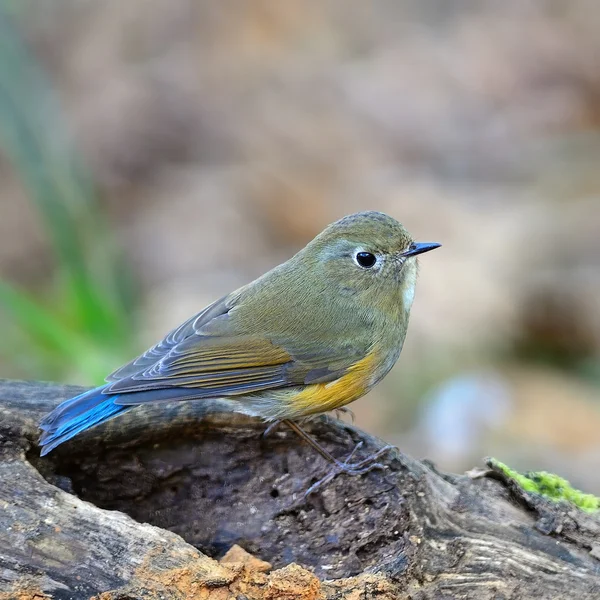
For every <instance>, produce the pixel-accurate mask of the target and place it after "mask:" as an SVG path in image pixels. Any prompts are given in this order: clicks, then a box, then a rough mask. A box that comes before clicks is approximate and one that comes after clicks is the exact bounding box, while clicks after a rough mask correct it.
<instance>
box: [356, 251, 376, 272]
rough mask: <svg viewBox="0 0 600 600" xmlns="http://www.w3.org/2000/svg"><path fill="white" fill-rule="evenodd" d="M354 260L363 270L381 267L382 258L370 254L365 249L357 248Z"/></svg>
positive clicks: (372, 253)
mask: <svg viewBox="0 0 600 600" xmlns="http://www.w3.org/2000/svg"><path fill="white" fill-rule="evenodd" d="M352 259H353V260H354V262H355V263H356V264H357V265H358V266H359V267H360V268H361V269H373V268H376V267H378V266H379V263H380V262H381V259H380V257H379V256H378V255H377V254H375V253H374V252H369V251H368V250H365V249H364V248H357V249H356V250H355V251H354V253H353V255H352Z"/></svg>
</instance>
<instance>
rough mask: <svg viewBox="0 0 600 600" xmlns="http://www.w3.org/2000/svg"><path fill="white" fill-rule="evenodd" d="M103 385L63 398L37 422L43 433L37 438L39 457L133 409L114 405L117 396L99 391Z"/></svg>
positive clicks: (102, 388)
mask: <svg viewBox="0 0 600 600" xmlns="http://www.w3.org/2000/svg"><path fill="white" fill-rule="evenodd" d="M105 387H106V386H104V385H103V386H100V387H97V388H95V389H93V390H89V391H87V392H84V393H83V394H80V395H79V396H75V397H74V398H71V399H70V400H65V401H64V402H63V403H62V404H59V405H58V406H57V407H56V408H55V409H54V410H53V411H52V412H51V413H50V414H49V415H48V416H47V417H46V418H45V419H44V420H43V421H42V422H41V423H40V429H42V431H43V432H44V433H42V436H41V438H40V445H41V446H42V451H41V452H40V454H41V456H44V455H45V454H48V452H50V451H51V450H53V449H54V448H56V446H58V445H59V444H62V443H63V442H66V441H67V440H70V439H71V438H72V437H73V436H75V435H77V434H78V433H81V432H82V431H85V430H86V429H90V428H91V427H95V426H96V425H99V424H100V423H104V422H105V421H108V420H109V419H112V418H113V417H115V416H117V415H119V414H122V413H124V412H126V411H128V410H131V408H133V407H132V406H122V405H119V404H115V401H116V400H117V399H118V398H119V396H118V395H114V396H112V395H110V396H109V395H106V394H103V393H102V391H103V390H104V388H105Z"/></svg>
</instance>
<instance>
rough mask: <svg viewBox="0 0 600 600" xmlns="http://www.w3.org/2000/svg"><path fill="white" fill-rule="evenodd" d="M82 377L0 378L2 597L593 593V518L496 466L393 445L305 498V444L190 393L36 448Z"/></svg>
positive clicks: (346, 437)
mask: <svg viewBox="0 0 600 600" xmlns="http://www.w3.org/2000/svg"><path fill="white" fill-rule="evenodd" d="M80 391H81V390H80V389H79V388H74V387H67V386H59V385H50V384H41V383H24V382H8V381H7V382H0V600H8V599H20V600H26V599H28V598H31V599H33V598H37V599H38V600H39V599H42V598H53V599H54V600H66V599H80V598H86V599H87V598H91V597H95V598H99V599H102V600H117V599H120V600H125V599H137V598H140V599H141V598H146V599H148V598H162V599H171V600H180V599H183V598H220V599H225V598H232V599H234V598H235V599H237V600H244V599H247V600H254V599H257V600H258V599H261V598H270V599H273V600H275V599H277V598H282V599H292V598H304V599H315V600H316V599H318V598H327V599H338V598H339V599H341V598H357V599H358V598H367V599H370V598H377V599H379V600H381V599H402V598H406V599H408V598H411V599H413V600H417V599H418V600H425V599H438V598H439V599H450V598H463V599H476V600H484V599H485V600H488V599H489V600H492V599H494V600H501V599H506V600H508V599H512V600H518V599H527V600H531V599H536V598H544V599H545V598H549V599H550V598H551V599H553V600H555V599H559V598H577V599H581V600H586V599H598V598H600V562H599V560H598V557H600V518H599V517H597V516H595V515H593V514H586V513H583V512H581V511H579V510H578V509H576V508H573V507H571V506H569V505H566V504H559V503H553V502H550V501H547V500H544V499H542V498H540V497H533V496H531V495H528V494H526V493H523V492H522V491H521V490H519V489H518V488H515V487H514V486H513V485H512V484H511V482H507V481H503V480H502V478H501V477H499V476H498V475H497V474H493V473H490V475H492V476H483V477H480V478H475V479H474V478H472V477H469V476H467V475H462V476H459V475H449V474H443V473H440V472H438V471H437V470H436V469H435V467H434V466H433V465H432V464H430V463H428V462H419V461H417V460H414V459H412V458H410V457H408V456H405V455H403V454H401V453H400V452H395V451H394V452H391V453H390V454H389V455H388V456H387V457H386V458H385V459H384V462H385V463H386V465H387V469H386V470H385V471H371V472H369V473H367V474H365V475H362V476H358V477H348V476H345V475H340V476H338V477H337V478H335V479H334V480H333V481H332V482H331V483H329V484H328V485H327V486H325V487H323V488H322V489H320V490H318V491H317V492H316V493H315V494H313V495H311V496H309V497H305V496H304V492H305V490H306V489H308V487H309V486H310V485H311V484H312V483H314V482H315V481H316V480H317V479H319V478H321V477H322V476H323V475H324V474H325V473H326V472H327V470H328V469H329V468H330V467H329V465H328V464H327V463H326V462H325V461H324V460H323V459H321V457H320V456H318V455H317V454H316V453H315V452H314V450H312V449H311V448H309V447H307V446H306V445H304V444H303V443H300V441H299V439H298V438H297V437H296V436H295V435H294V434H293V433H292V432H291V431H286V430H285V428H281V429H277V430H276V431H275V432H273V433H272V434H270V435H269V436H268V437H266V438H263V437H261V433H262V432H263V431H264V424H262V423H259V422H257V421H254V420H251V419H247V418H244V417H241V416H235V415H231V414H228V415H208V414H205V413H206V404H202V403H193V402H190V403H179V404H164V405H157V406H148V407H140V408H137V409H135V410H132V411H131V412H129V413H127V414H125V415H124V416H122V417H120V418H118V419H115V420H113V421H111V422H109V423H107V424H106V425H104V426H101V427H98V428H96V429H94V430H92V431H90V432H88V433H86V434H83V435H81V436H80V437H78V438H76V439H74V440H72V441H70V442H68V443H66V444H64V445H63V446H60V447H59V448H58V449H57V450H56V451H55V452H53V453H51V454H50V455H48V456H47V457H44V458H43V459H42V458H40V457H39V448H38V447H37V437H38V430H37V423H38V422H39V421H40V419H41V418H42V416H43V415H44V414H45V413H47V412H48V411H49V410H51V409H52V408H53V407H54V406H55V405H56V404H57V403H58V402H60V401H61V400H63V399H65V398H67V397H70V396H72V395H74V394H76V393H79V392H80ZM308 428H309V430H310V431H311V432H312V434H313V435H314V436H315V437H316V438H317V439H318V440H319V441H320V442H321V443H322V444H323V445H324V446H325V447H326V448H327V449H328V450H330V451H331V452H332V453H333V454H334V455H336V456H340V457H343V456H345V455H347V454H348V453H349V452H350V450H351V449H352V448H353V447H354V445H355V444H356V443H357V442H358V441H361V440H362V441H363V442H364V446H363V448H361V450H360V453H361V454H363V453H364V454H366V453H371V452H374V451H376V450H377V449H378V448H380V447H381V445H382V442H381V441H380V440H377V439H375V438H373V437H371V436H368V435H367V434H365V433H363V432H361V431H359V430H358V429H356V428H354V427H352V426H350V425H348V424H346V423H343V422H340V421H336V420H334V419H331V418H322V419H319V420H316V421H314V422H312V423H311V424H309V425H308ZM238 546H239V547H241V548H243V549H244V550H242V549H241V548H239V547H238ZM232 548H233V549H232ZM248 553H249V554H248ZM267 563H269V564H267Z"/></svg>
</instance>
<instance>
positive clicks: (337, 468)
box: [304, 442, 394, 498]
mask: <svg viewBox="0 0 600 600" xmlns="http://www.w3.org/2000/svg"><path fill="white" fill-rule="evenodd" d="M362 445H363V443H362V442H359V443H358V444H356V446H354V449H353V450H352V452H351V453H350V454H349V455H348V458H346V460H344V461H340V460H336V461H335V463H334V467H333V469H331V471H330V472H329V473H327V475H325V477H323V478H322V479H319V481H317V482H316V483H313V484H312V485H311V486H310V487H309V488H308V489H307V490H306V492H304V497H305V498H307V497H308V496H310V495H311V494H312V493H313V492H315V491H316V490H317V489H319V488H320V487H322V486H323V485H325V484H326V483H329V482H330V481H333V480H334V479H335V478H336V477H337V476H338V475H340V474H342V473H344V474H346V475H364V474H365V473H368V472H369V471H373V470H374V469H381V470H384V469H387V468H388V467H387V465H383V464H381V463H380V462H376V461H377V459H378V458H380V457H381V456H383V455H384V454H386V453H387V452H389V451H390V450H392V449H394V446H391V445H387V446H384V447H383V448H381V449H380V450H378V451H377V452H375V454H371V455H370V456H367V457H366V458H364V459H363V460H361V461H359V462H356V463H351V462H350V460H351V459H352V457H353V456H354V454H355V453H356V451H357V450H358V449H359V448H361V447H362Z"/></svg>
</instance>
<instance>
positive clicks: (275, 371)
mask: <svg viewBox="0 0 600 600" xmlns="http://www.w3.org/2000/svg"><path fill="white" fill-rule="evenodd" d="M231 304H232V302H231V301H228V299H227V298H225V299H221V300H219V301H217V302H216V303H214V304H212V305H211V306H209V307H208V308H207V309H205V310H204V311H203V312H201V313H199V314H198V315H197V316H195V317H194V318H192V319H190V320H188V321H186V322H185V323H184V324H183V325H181V327H179V328H177V329H176V330H174V331H173V332H172V333H170V334H169V335H168V336H167V337H166V338H165V339H164V340H163V341H162V342H160V343H159V344H157V345H156V346H154V347H153V348H151V349H150V350H148V351H147V352H146V353H145V354H143V355H142V356H140V357H139V358H137V359H136V360H134V361H133V362H131V363H129V364H128V365H126V366H124V367H122V368H121V369H119V370H118V371H115V373H113V375H112V376H111V378H110V381H111V383H109V385H107V387H106V388H105V389H104V391H103V393H105V394H120V398H119V403H128V402H129V400H130V401H131V403H132V404H140V403H143V402H152V401H156V400H160V399H163V398H165V397H166V396H165V392H164V390H166V389H173V388H185V390H186V392H185V394H182V398H183V397H188V398H189V397H190V396H191V395H192V396H193V397H194V398H214V397H224V396H239V395H243V394H245V393H249V392H255V391H261V390H268V389H276V388H283V387H290V386H298V385H303V384H309V383H321V382H326V381H333V380H335V379H337V378H338V377H340V376H341V375H343V374H344V373H345V372H346V370H347V369H348V368H350V367H351V366H352V365H353V364H354V363H355V362H356V361H357V360H359V359H360V358H361V357H363V356H364V351H365V350H364V349H361V348H358V347H355V346H354V347H352V348H349V347H342V346H338V345H337V344H326V345H325V346H326V348H324V349H320V350H318V351H317V350H313V349H311V348H306V347H304V348H299V347H298V346H297V345H296V343H295V342H294V340H288V339H282V336H277V338H276V339H275V337H271V336H269V335H268V334H265V333H264V332H253V331H244V332H238V331H236V327H235V320H234V319H233V318H232V314H231V311H232V309H233V308H234V307H233V306H231ZM233 304H235V302H233ZM160 390H163V392H161V391H160ZM190 390H193V393H192V392H191V391H190ZM127 394H132V396H131V397H129V396H127ZM168 396H169V397H173V394H171V393H169V394H168Z"/></svg>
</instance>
